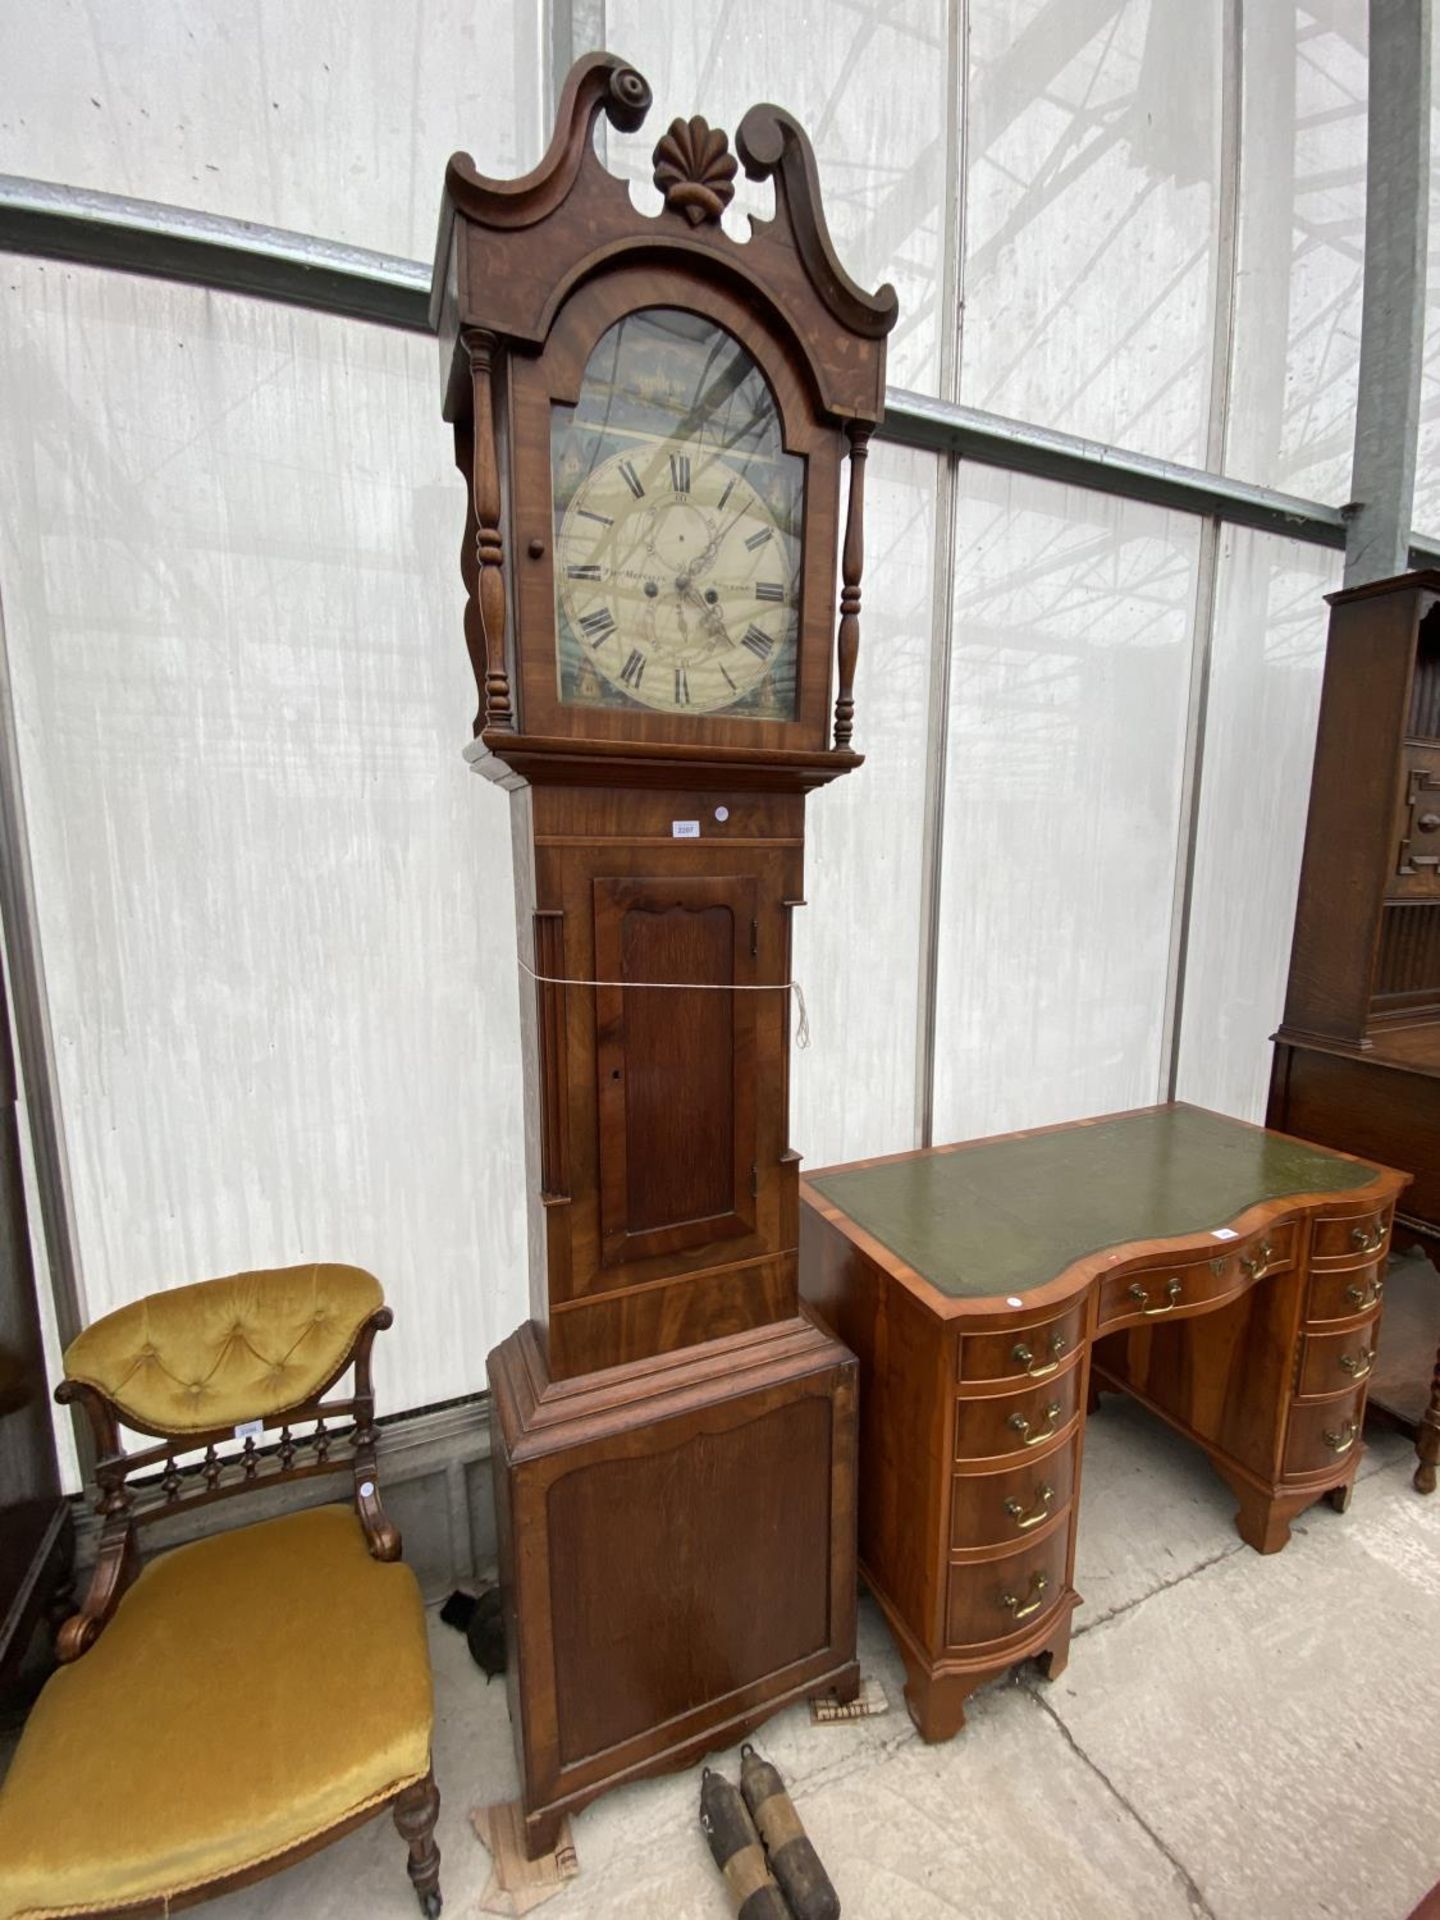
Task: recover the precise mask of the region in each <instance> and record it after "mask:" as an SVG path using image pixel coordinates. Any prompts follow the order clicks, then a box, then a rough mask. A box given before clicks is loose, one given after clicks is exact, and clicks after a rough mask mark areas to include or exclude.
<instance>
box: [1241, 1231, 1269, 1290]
mask: <svg viewBox="0 0 1440 1920" xmlns="http://www.w3.org/2000/svg"><path fill="white" fill-rule="evenodd" d="M1274 1258H1275V1249H1274V1248H1273V1247H1272V1246H1271V1244H1270V1242H1269V1241H1268V1240H1262V1241H1261V1242H1260V1244H1259V1246H1258V1247H1257V1248H1256V1249H1255V1251H1254V1253H1253V1254H1243V1253H1242V1254H1241V1256H1240V1271H1241V1272H1242V1273H1243V1274H1244V1276H1245V1278H1246V1279H1247V1280H1263V1279H1264V1278H1265V1276H1266V1274H1267V1273H1269V1271H1270V1262H1271V1261H1272V1260H1273V1259H1274Z"/></svg>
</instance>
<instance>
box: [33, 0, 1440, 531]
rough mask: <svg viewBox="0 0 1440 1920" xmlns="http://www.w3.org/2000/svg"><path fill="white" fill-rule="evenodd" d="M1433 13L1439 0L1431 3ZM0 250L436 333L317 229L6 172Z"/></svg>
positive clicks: (1150, 481) (1195, 506)
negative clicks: (298, 229)
mask: <svg viewBox="0 0 1440 1920" xmlns="http://www.w3.org/2000/svg"><path fill="white" fill-rule="evenodd" d="M1423 4H1424V5H1425V6H1426V8H1427V12H1428V7H1429V0H1423ZM0 252H10V253H28V254H38V255H40V256H42V257H43V258H46V259H52V260H73V261H76V262H77V263H79V264H81V265H83V266H90V267H108V268H110V269H112V270H113V271H116V272H121V273H140V274H147V275H151V276H154V277H156V278H159V279H164V280H178V281H183V282H188V283H190V284H192V285H195V286H202V287H216V288H219V289H220V290H222V291H223V292H226V293H240V294H247V295H249V296H251V297H252V298H255V299H262V300H279V301H282V302H285V303H286V304H288V305H292V306H301V307H311V308H314V309H317V310H318V311H320V312H323V313H333V314H338V315H342V316H344V317H346V318H349V319H353V320H369V321H373V322H377V323H378V324H380V325H382V326H391V327H403V328H406V329H407V330H410V331H413V332H417V333H424V332H427V331H428V330H429V319H428V311H429V299H430V269H429V267H428V266H426V265H425V264H424V263H423V262H422V261H419V260H400V259H397V258H395V257H394V256H393V255H391V254H383V253H370V252H368V251H366V250H365V249H364V248H362V247H345V246H340V245H338V244H336V243H335V242H333V241H329V240H317V239H314V238H312V237H311V236H310V235H308V234H303V233H286V232H283V231H281V230H280V229H279V228H276V227H260V226H255V225H252V224H251V223H250V222H248V221H244V220H225V219H221V218H220V217H219V216H218V215H214V214H206V213H194V212H192V211H190V210H189V209H187V208H184V207H168V206H162V205H160V204H159V203H157V202H154V201H149V200H127V199H123V198H121V197H120V196H119V195H117V194H110V193H93V192H90V191H88V190H86V189H81V188H77V187H60V186H52V185H50V184H49V183H48V182H46V181H42V180H23V179H17V178H15V177H14V176H11V175H7V174H0ZM885 407H886V412H885V423H884V425H883V427H882V428H881V429H880V431H879V433H878V434H877V435H876V438H877V439H880V440H890V441H894V442H896V443H897V444H899V445H901V446H908V447H929V448H932V449H934V450H936V451H938V452H942V453H949V454H954V455H958V456H960V457H961V458H962V459H967V460H978V461H981V462H983V463H984V464H985V465H987V466H993V467H1005V468H1008V469H1010V470H1011V471H1013V472H1019V473H1034V474H1038V475H1040V476H1041V477H1042V478H1044V479H1047V480H1055V481H1059V482H1060V483H1061V484H1063V485H1067V486H1076V487H1087V488H1089V489H1091V490H1092V491H1097V492H1101V493H1111V494H1117V495H1119V496H1120V497H1121V498H1123V499H1129V500H1145V501H1148V502H1149V503H1150V504H1151V505H1152V506H1160V507H1172V508H1174V509H1175V510H1176V511H1178V512H1181V513H1197V514H1202V515H1204V516H1205V517H1206V518H1207V519H1220V520H1225V521H1231V522H1234V523H1236V524H1238V525H1240V526H1248V527H1259V528H1261V529H1262V530H1263V531H1265V532H1267V533H1279V534H1285V535H1288V537H1289V538H1291V539H1292V540H1306V541H1310V542H1312V543H1314V544H1316V545H1319V546H1324V547H1343V546H1344V545H1345V521H1344V519H1343V518H1342V516H1341V514H1340V511H1339V509H1338V508H1336V507H1329V506H1325V505H1323V504H1322V503H1321V502H1320V501H1317V500H1302V499H1298V498H1296V497H1295V496H1294V495H1293V494H1287V493H1277V492H1276V491H1275V490H1274V489H1273V488H1270V487H1256V486H1250V485H1249V484H1248V483H1247V482H1245V481H1243V480H1232V479H1229V478H1228V477H1227V476H1226V475H1224V474H1219V473H1206V472H1204V471H1202V470H1201V469H1199V468H1197V467H1185V466H1180V465H1178V464H1177V463H1176V462H1174V461H1170V460H1156V459H1152V458H1151V457H1150V456H1149V455H1147V454H1143V453H1127V452H1125V451H1123V450H1122V449H1121V448H1118V447H1111V446H1106V445H1105V444H1104V442H1103V441H1099V440H1085V439H1081V438H1080V437H1079V436H1078V435H1076V434H1069V433H1055V432H1052V431H1051V430H1050V429H1048V428H1045V427H1035V426H1030V425H1028V424H1025V423H1023V422H1021V421H1018V420H1007V419H1005V418H1003V417H1002V416H1001V415H999V414H994V413H983V412H981V411H980V410H979V409H978V408H975V407H962V406H959V405H957V404H956V403H955V402H954V401H950V400H938V399H932V398H931V397H930V396H929V395H928V394H923V393H908V392H906V391H905V390H904V389H902V388H895V387H892V388H891V389H890V391H889V393H888V394H887V395H886V401H885Z"/></svg>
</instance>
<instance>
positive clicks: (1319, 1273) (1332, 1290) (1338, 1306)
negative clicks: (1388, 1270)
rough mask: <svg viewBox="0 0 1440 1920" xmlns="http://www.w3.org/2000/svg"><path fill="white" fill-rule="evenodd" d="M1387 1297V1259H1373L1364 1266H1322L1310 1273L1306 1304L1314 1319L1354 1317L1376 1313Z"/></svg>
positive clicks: (1346, 1318) (1308, 1317)
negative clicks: (1376, 1309) (1385, 1260)
mask: <svg viewBox="0 0 1440 1920" xmlns="http://www.w3.org/2000/svg"><path fill="white" fill-rule="evenodd" d="M1384 1298H1385V1262H1384V1261H1383V1260H1371V1261H1370V1262H1369V1263H1368V1264H1367V1265H1365V1266H1363V1267H1320V1268H1317V1269H1316V1270H1315V1271H1314V1272H1312V1274H1311V1275H1310V1295H1309V1298H1308V1300H1307V1301H1306V1305H1305V1314H1306V1318H1307V1319H1309V1320H1311V1321H1316V1320H1319V1321H1325V1320H1353V1319H1354V1318H1355V1316H1356V1315H1357V1314H1360V1313H1373V1312H1374V1310H1375V1308H1376V1307H1378V1306H1379V1305H1380V1303H1381V1301H1382V1300H1383V1299H1384Z"/></svg>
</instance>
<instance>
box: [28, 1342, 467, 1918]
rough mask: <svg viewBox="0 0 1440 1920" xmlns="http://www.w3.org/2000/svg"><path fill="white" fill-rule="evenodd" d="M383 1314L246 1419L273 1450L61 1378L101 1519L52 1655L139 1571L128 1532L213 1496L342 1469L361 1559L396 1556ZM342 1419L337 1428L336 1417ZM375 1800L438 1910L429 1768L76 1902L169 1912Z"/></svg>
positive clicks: (260, 1869) (101, 1616) (67, 1646)
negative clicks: (350, 1378) (321, 1817)
mask: <svg viewBox="0 0 1440 1920" xmlns="http://www.w3.org/2000/svg"><path fill="white" fill-rule="evenodd" d="M394 1317H395V1316H394V1314H393V1313H392V1312H391V1310H390V1308H389V1307H380V1308H378V1309H377V1310H376V1311H375V1312H374V1313H372V1314H371V1315H370V1316H369V1318H368V1319H367V1320H366V1321H365V1322H364V1323H363V1325H362V1326H361V1328H360V1330H359V1332H358V1334H357V1335H356V1337H355V1341H354V1343H353V1345H352V1346H351V1348H350V1349H349V1351H348V1352H347V1353H345V1354H344V1355H343V1356H342V1358H341V1360H340V1362H339V1364H338V1365H337V1366H336V1367H335V1368H334V1370H333V1371H332V1372H331V1373H330V1374H329V1375H328V1376H327V1378H326V1379H325V1380H324V1381H322V1383H321V1384H320V1386H319V1387H318V1388H316V1389H315V1390H314V1391H313V1392H312V1393H310V1394H309V1395H308V1396H307V1397H306V1398H305V1399H304V1400H302V1401H297V1402H296V1403H295V1404H294V1405H292V1406H288V1407H281V1408H279V1409H277V1410H276V1411H275V1412H274V1413H271V1414H268V1415H265V1416H264V1417H263V1418H262V1419H257V1421H255V1422H254V1423H253V1424H255V1425H257V1426H259V1428H260V1430H261V1433H262V1436H263V1435H264V1434H266V1433H269V1432H278V1435H279V1439H278V1443H277V1444H276V1446H275V1447H274V1448H273V1450H272V1449H266V1448H264V1447H263V1445H262V1446H257V1445H256V1441H255V1437H254V1435H253V1434H247V1436H246V1438H245V1440H244V1443H243V1445H242V1446H241V1448H240V1450H239V1451H238V1452H237V1453H233V1454H228V1455H222V1454H221V1453H220V1452H218V1450H217V1449H218V1447H219V1445H220V1443H221V1442H223V1441H226V1440H231V1439H233V1438H234V1437H235V1428H234V1427H233V1426H224V1427H212V1428H207V1429H204V1430H203V1431H199V1432H194V1433H177V1432H173V1431H166V1430H165V1429H162V1428H159V1427H153V1426H148V1425H146V1424H145V1423H144V1422H142V1421H140V1420H139V1419H137V1418H136V1417H135V1415H134V1414H132V1413H130V1412H129V1411H128V1410H122V1409H121V1408H120V1407H119V1406H118V1405H117V1404H116V1402H115V1401H114V1400H112V1399H111V1398H110V1397H109V1395H108V1394H105V1393H102V1392H101V1391H100V1389H99V1388H98V1387H95V1386H92V1385H91V1384H90V1383H89V1382H87V1381H82V1380H69V1379H67V1380H62V1381H61V1383H60V1385H59V1386H58V1387H57V1388H56V1389H55V1398H56V1399H57V1400H58V1401H59V1402H60V1404H61V1405H62V1406H73V1405H75V1404H77V1403H78V1404H80V1405H82V1406H83V1407H84V1409H85V1412H86V1414H87V1416H88V1417H89V1421H90V1428H91V1431H92V1433H93V1435H94V1438H95V1450H96V1455H97V1458H96V1465H95V1482H96V1488H97V1494H96V1500H95V1511H96V1512H97V1513H98V1514H99V1515H100V1517H101V1520H102V1523H103V1524H102V1526H101V1531H100V1543H99V1547H98V1549H97V1552H96V1558H95V1567H94V1571H93V1573H92V1574H91V1578H90V1584H89V1588H88V1590H87V1592H86V1595H85V1599H84V1601H83V1602H82V1604H81V1607H80V1610H79V1611H78V1612H77V1613H74V1614H72V1615H71V1616H70V1618H69V1619H68V1620H66V1621H65V1622H64V1624H63V1625H62V1626H61V1628H60V1630H59V1633H58V1635H57V1637H56V1649H55V1650H56V1656H57V1658H58V1659H59V1660H60V1661H61V1662H62V1663H68V1662H70V1661H74V1660H78V1659H79V1658H80V1657H81V1655H82V1654H84V1653H85V1652H87V1651H88V1649H89V1648H90V1647H92V1646H93V1645H94V1644H95V1642H96V1640H97V1639H98V1638H99V1637H100V1635H101V1633H103V1632H104V1630H105V1627H106V1625H107V1624H108V1622H109V1621H110V1620H111V1619H112V1618H113V1617H114V1614H115V1611H116V1609H117V1607H118V1606H119V1605H120V1602H121V1600H122V1598H123V1597H124V1594H125V1591H126V1589H127V1588H128V1587H129V1586H130V1585H131V1584H132V1582H133V1581H134V1580H135V1578H136V1576H137V1574H138V1573H139V1571H140V1551H139V1543H138V1540H137V1537H136V1536H137V1530H138V1528H140V1527H142V1526H144V1525H146V1524H147V1523H149V1522H150V1521H153V1520H161V1519H166V1518H168V1517H170V1516H172V1515H175V1514H178V1513H186V1512H189V1511H191V1510H193V1509H195V1508H198V1507H203V1506H209V1505H211V1504H212V1503H214V1502H215V1501H217V1500H226V1499H231V1498H233V1497H234V1496H235V1495H236V1494H246V1493H252V1492H255V1491H257V1490H259V1489H261V1488H265V1487H277V1486H283V1485H285V1484H287V1483H288V1482H291V1481H299V1480H308V1479H313V1478H316V1477H318V1476H320V1475H322V1474H332V1473H344V1472H347V1471H348V1472H350V1473H352V1474H353V1476H354V1501H355V1513H356V1516H357V1518H358V1519H359V1522H360V1525H361V1528H362V1530H363V1531H364V1534H365V1540H366V1544H367V1545H368V1547H369V1549H370V1554H371V1557H372V1558H373V1559H375V1560H382V1561H391V1560H398V1559H399V1558H400V1549H401V1541H400V1532H399V1529H398V1528H397V1527H396V1526H395V1525H394V1523H393V1522H392V1521H391V1520H390V1519H389V1518H387V1516H386V1513H385V1510H384V1508H383V1506H382V1505H381V1503H380V1483H379V1477H378V1474H377V1471H376V1459H375V1452H376V1445H377V1442H378V1438H379V1436H378V1433H377V1430H376V1426H375V1391H374V1385H373V1382H372V1378H371V1372H370V1352H371V1348H372V1347H373V1345H374V1342H375V1336H376V1334H377V1333H383V1332H384V1331H385V1329H386V1328H387V1327H389V1326H391V1325H392V1324H393V1321H394ZM352 1367H353V1368H354V1371H355V1379H354V1385H353V1387H352V1390H351V1393H350V1395H349V1397H348V1398H345V1399H335V1400H327V1399H326V1398H325V1396H326V1394H328V1393H329V1392H330V1390H331V1388H332V1387H333V1386H334V1385H335V1383H336V1381H337V1380H339V1379H340V1378H341V1377H342V1376H343V1375H344V1374H345V1373H347V1372H348V1371H349V1370H350V1369H351V1368H352ZM312 1421H313V1422H314V1423H315V1425H314V1428H313V1430H312V1431H311V1432H310V1433H307V1434H302V1435H300V1436H298V1437H297V1436H296V1435H295V1433H294V1432H293V1431H292V1429H293V1428H295V1427H297V1426H305V1425H308V1424H309V1423H310V1422H312ZM347 1421H348V1422H349V1425H348V1426H346V1425H345V1424H344V1423H345V1422H347ZM336 1423H339V1424H336ZM122 1425H123V1426H125V1427H127V1428H129V1429H130V1430H131V1431H132V1432H135V1433H143V1434H149V1435H151V1436H153V1437H154V1438H155V1439H156V1440H157V1441H158V1442H159V1444H158V1445H156V1446H153V1447H145V1448H142V1449H140V1450H138V1451H136V1452H127V1451H126V1449H125V1448H124V1446H123V1445H122V1444H121V1438H120V1429H121V1426H122ZM202 1448H203V1449H204V1451H203V1455H202V1457H201V1458H200V1459H199V1460H196V1461H187V1462H185V1463H184V1464H182V1461H181V1456H183V1455H185V1454H188V1453H194V1452H197V1451H199V1450H200V1449H202ZM157 1470H158V1476H157ZM137 1475H138V1476H141V1484H140V1485H138V1486H134V1485H132V1484H131V1481H132V1479H133V1478H134V1477H135V1476H137ZM147 1476H149V1477H147ZM386 1804H388V1805H389V1806H390V1808H391V1810H392V1813H393V1816H394V1820H395V1825H396V1827H397V1829H398V1830H399V1833H400V1836H401V1838H402V1839H403V1840H404V1841H405V1843H406V1845H407V1846H408V1847H409V1849H410V1858H409V1862H408V1869H409V1874H410V1880H411V1884H412V1885H413V1886H414V1888H415V1893H416V1897H417V1899H418V1900H419V1902H420V1906H421V1910H422V1912H424V1913H425V1914H426V1915H430V1916H433V1915H437V1914H438V1913H439V1912H440V1850H439V1848H438V1847H437V1846H436V1844H435V1822H436V1818H437V1816H438V1814H439V1811H440V1795H439V1792H438V1790H437V1789H436V1786H435V1778H434V1774H433V1772H430V1773H427V1774H426V1776H425V1778H424V1779H423V1780H417V1781H415V1782H414V1783H413V1784H412V1785H410V1786H408V1787H405V1788H402V1789H401V1791H400V1792H399V1793H398V1794H396V1796H395V1797H394V1799H393V1800H391V1801H389V1802H386V1803H382V1804H381V1806H380V1807H374V1806H371V1807H366V1808H365V1809H364V1810H363V1811H361V1812H360V1813H358V1814H356V1815H354V1816H352V1817H351V1818H349V1819H346V1820H342V1821H340V1822H338V1823H337V1824H336V1825H334V1826H332V1827H328V1828H327V1829H326V1830H325V1831H324V1832H323V1833H320V1834H315V1835H312V1836H311V1837H310V1838H309V1839H307V1840H304V1841H301V1842H300V1843H299V1844H298V1845H297V1846H294V1847H291V1848H289V1849H287V1850H286V1851H285V1852H284V1853H282V1854H279V1855H276V1856H275V1857H274V1858H272V1859H269V1860H265V1861H263V1862H261V1863H259V1864H258V1865H255V1866H252V1867H243V1868H239V1869H237V1870H236V1871H234V1872H232V1873H228V1874H225V1875H222V1876H219V1877H217V1878H216V1879H214V1880H210V1881H207V1882H206V1883H205V1884H204V1885H202V1886H199V1887H195V1888H192V1889H190V1890H188V1891H187V1892H184V1893H180V1894H174V1895H171V1896H170V1897H169V1898H168V1899H157V1900H154V1901H148V1902H144V1903H139V1904H137V1903H134V1902H130V1903H127V1904H124V1905H121V1906H118V1907H93V1908H87V1909H85V1910H84V1914H83V1920H110V1916H116V1920H119V1916H124V1917H125V1920H132V1917H133V1916H139V1915H144V1914H158V1913H165V1914H168V1913H172V1912H174V1911H176V1910H177V1909H178V1908H181V1907H188V1906H193V1905H195V1904H197V1903H198V1902H200V1901H202V1900H210V1899H213V1898H215V1897H216V1896H217V1895H219V1894H221V1893H228V1892H230V1891H232V1890H233V1889H234V1888H237V1887H242V1886H248V1885H250V1884H251V1883H252V1882H254V1881H257V1880H263V1879H266V1878H268V1876H269V1875H270V1874H272V1873H278V1872H280V1871H281V1870H282V1869H283V1868H285V1867H288V1866H291V1865H293V1864H294V1863H295V1862H296V1861H297V1860H303V1859H305V1858H307V1857H308V1856H309V1855H310V1854H312V1853H318V1852H319V1851H320V1850H321V1849H322V1848H324V1847H328V1846H329V1845H330V1843H331V1842H332V1841H334V1840H338V1839H339V1838H340V1837H341V1836H342V1835H343V1834H346V1833H348V1832H350V1831H351V1830H352V1829H354V1828H356V1827H361V1826H364V1825H365V1824H366V1822H367V1821H370V1820H373V1819H374V1818H375V1817H376V1814H377V1813H378V1812H382V1811H383V1810H384V1806H385V1805H386ZM77 1912H78V1910H77Z"/></svg>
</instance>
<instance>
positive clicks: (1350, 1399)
mask: <svg viewBox="0 0 1440 1920" xmlns="http://www.w3.org/2000/svg"><path fill="white" fill-rule="evenodd" d="M1364 1417H1365V1389H1364V1387H1356V1388H1355V1389H1354V1390H1353V1391H1352V1392H1350V1393H1347V1394H1343V1395H1340V1396H1337V1398H1335V1399H1334V1400H1312V1401H1300V1400H1297V1401H1295V1402H1294V1403H1293V1404H1292V1406H1291V1408H1290V1427H1289V1431H1288V1432H1287V1433H1286V1435H1285V1472H1286V1474H1287V1476H1288V1475H1289V1474H1293V1473H1325V1472H1326V1471H1328V1470H1332V1469H1333V1470H1339V1469H1340V1468H1343V1467H1344V1465H1345V1463H1346V1461H1347V1460H1348V1458H1349V1456H1350V1455H1351V1454H1352V1453H1353V1452H1354V1451H1355V1449H1356V1448H1357V1447H1358V1446H1359V1445H1360V1427H1361V1423H1362V1422H1363V1420H1364Z"/></svg>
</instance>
